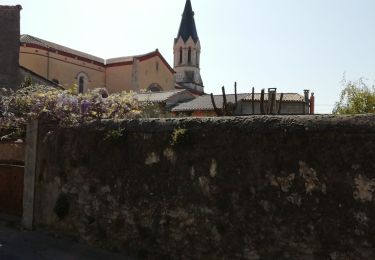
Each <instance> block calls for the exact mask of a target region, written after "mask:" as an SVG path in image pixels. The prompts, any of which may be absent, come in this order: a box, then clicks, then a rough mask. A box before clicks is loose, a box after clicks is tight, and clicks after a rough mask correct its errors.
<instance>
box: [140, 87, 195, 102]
mask: <svg viewBox="0 0 375 260" xmlns="http://www.w3.org/2000/svg"><path fill="white" fill-rule="evenodd" d="M183 92H186V93H189V92H188V91H187V90H184V89H176V90H170V91H160V92H145V93H137V95H136V98H137V99H138V101H140V102H155V103H161V102H166V101H167V100H168V99H170V98H171V97H173V96H175V95H178V94H182V93H183ZM192 98H193V95H192Z"/></svg>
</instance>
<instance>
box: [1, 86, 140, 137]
mask: <svg viewBox="0 0 375 260" xmlns="http://www.w3.org/2000/svg"><path fill="white" fill-rule="evenodd" d="M146 106H147V104H141V103H139V102H138V101H137V100H136V98H135V93H132V92H130V93H127V92H122V93H116V94H111V95H109V94H108V93H107V91H106V90H105V89H95V90H93V91H89V92H87V93H84V94H77V93H74V91H70V90H60V89H56V88H52V87H46V86H38V85H33V86H28V87H24V88H21V89H19V90H17V91H12V90H7V89H0V138H3V139H4V138H12V139H13V138H14V136H19V135H21V136H22V133H24V129H25V125H26V123H27V122H28V121H29V120H32V119H37V118H40V117H43V118H49V119H51V120H54V121H57V122H58V123H59V124H60V125H64V126H69V125H77V124H80V123H83V122H86V121H91V120H101V119H124V118H137V117H142V116H143V115H142V113H143V112H142V111H143V110H144V109H145V107H146Z"/></svg>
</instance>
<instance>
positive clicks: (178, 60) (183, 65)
mask: <svg viewBox="0 0 375 260" xmlns="http://www.w3.org/2000/svg"><path fill="white" fill-rule="evenodd" d="M173 51H174V70H175V71H176V74H175V82H176V84H177V85H178V87H180V88H185V89H188V90H191V91H193V92H195V93H203V92H204V91H203V82H202V78H201V75H200V55H201V45H200V41H199V37H198V33H197V28H196V26H195V20H194V11H193V8H192V6H191V2H190V0H186V4H185V9H184V12H183V14H182V20H181V24H180V29H179V30H178V34H177V37H176V38H175V39H174V46H173Z"/></svg>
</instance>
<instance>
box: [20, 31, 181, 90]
mask: <svg viewBox="0 0 375 260" xmlns="http://www.w3.org/2000/svg"><path fill="white" fill-rule="evenodd" d="M20 43H21V46H20V53H19V62H20V65H21V66H22V67H25V68H27V69H29V70H31V71H33V72H34V73H36V74H38V75H40V76H42V77H44V78H46V79H48V80H50V81H54V82H55V83H57V84H60V85H62V86H63V87H65V88H69V87H70V86H72V85H77V87H78V90H79V92H86V91H87V90H89V89H94V88H106V89H107V90H108V91H109V92H110V93H113V92H121V91H130V90H132V91H135V92H139V91H141V90H150V91H161V90H172V89H174V73H175V72H174V70H173V68H172V67H171V66H170V65H169V64H168V62H167V61H166V60H165V59H164V57H163V56H162V55H161V54H160V52H159V51H158V50H155V51H153V52H150V53H146V54H143V55H136V56H129V57H120V58H114V59H108V60H105V59H102V58H99V57H96V56H93V55H90V54H87V53H84V52H80V51H77V50H73V49H70V48H67V47H65V46H62V45H59V44H56V43H52V42H49V41H46V40H43V39H39V38H37V37H33V36H30V35H21V37H20Z"/></svg>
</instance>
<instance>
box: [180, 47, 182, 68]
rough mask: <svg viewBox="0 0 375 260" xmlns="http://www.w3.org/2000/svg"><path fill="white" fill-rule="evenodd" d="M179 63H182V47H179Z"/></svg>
mask: <svg viewBox="0 0 375 260" xmlns="http://www.w3.org/2000/svg"><path fill="white" fill-rule="evenodd" d="M180 64H182V47H180Z"/></svg>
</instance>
